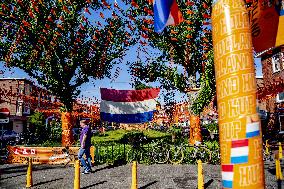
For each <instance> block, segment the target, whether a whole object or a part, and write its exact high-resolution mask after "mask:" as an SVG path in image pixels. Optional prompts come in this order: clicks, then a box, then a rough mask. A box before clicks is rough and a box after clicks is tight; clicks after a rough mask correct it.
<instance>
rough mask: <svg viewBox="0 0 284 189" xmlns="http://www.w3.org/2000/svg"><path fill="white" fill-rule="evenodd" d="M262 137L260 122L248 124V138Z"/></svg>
mask: <svg viewBox="0 0 284 189" xmlns="http://www.w3.org/2000/svg"><path fill="white" fill-rule="evenodd" d="M259 135H260V129H259V122H252V123H247V127H246V138H251V137H255V136H259Z"/></svg>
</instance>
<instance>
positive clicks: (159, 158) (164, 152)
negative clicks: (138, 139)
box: [151, 140, 169, 164]
mask: <svg viewBox="0 0 284 189" xmlns="http://www.w3.org/2000/svg"><path fill="white" fill-rule="evenodd" d="M151 144H152V157H153V161H154V162H155V163H158V164H163V163H166V162H168V160H169V146H168V144H167V143H165V142H164V141H163V140H160V141H158V142H153V143H151Z"/></svg>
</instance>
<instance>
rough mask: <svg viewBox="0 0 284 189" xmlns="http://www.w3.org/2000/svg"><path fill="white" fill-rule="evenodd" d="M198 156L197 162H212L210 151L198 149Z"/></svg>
mask: <svg viewBox="0 0 284 189" xmlns="http://www.w3.org/2000/svg"><path fill="white" fill-rule="evenodd" d="M195 149H196V154H195V158H196V160H201V161H202V163H208V162H210V161H211V152H210V150H209V149H207V148H205V147H199V146H198V147H196V148H195Z"/></svg>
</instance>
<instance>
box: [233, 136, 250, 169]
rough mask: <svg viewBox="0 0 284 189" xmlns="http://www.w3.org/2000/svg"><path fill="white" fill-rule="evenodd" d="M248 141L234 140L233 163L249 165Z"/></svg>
mask: <svg viewBox="0 0 284 189" xmlns="http://www.w3.org/2000/svg"><path fill="white" fill-rule="evenodd" d="M248 154H249V147H248V139H243V140H233V141H232V147H231V163H232V164H238V163H247V162H248Z"/></svg>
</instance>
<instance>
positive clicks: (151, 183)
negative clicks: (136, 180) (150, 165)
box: [138, 180, 158, 189]
mask: <svg viewBox="0 0 284 189" xmlns="http://www.w3.org/2000/svg"><path fill="white" fill-rule="evenodd" d="M157 182H158V181H156V180H155V181H153V182H150V183H148V184H146V185H145V186H141V187H139V188H138V189H145V188H147V187H148V186H151V185H153V184H155V183H157Z"/></svg>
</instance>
